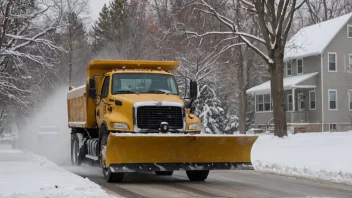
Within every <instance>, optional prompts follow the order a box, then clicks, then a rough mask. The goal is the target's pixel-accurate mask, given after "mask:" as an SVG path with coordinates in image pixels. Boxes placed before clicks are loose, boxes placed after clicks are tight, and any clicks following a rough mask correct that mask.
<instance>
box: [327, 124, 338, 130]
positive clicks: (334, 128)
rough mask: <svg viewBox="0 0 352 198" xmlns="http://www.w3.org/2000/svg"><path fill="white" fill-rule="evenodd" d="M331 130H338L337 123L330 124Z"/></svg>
mask: <svg viewBox="0 0 352 198" xmlns="http://www.w3.org/2000/svg"><path fill="white" fill-rule="evenodd" d="M329 130H330V131H336V130H337V127H336V124H329Z"/></svg>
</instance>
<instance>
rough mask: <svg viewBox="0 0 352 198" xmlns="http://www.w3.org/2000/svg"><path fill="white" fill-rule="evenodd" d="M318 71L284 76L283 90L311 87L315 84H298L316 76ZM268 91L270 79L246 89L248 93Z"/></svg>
mask: <svg viewBox="0 0 352 198" xmlns="http://www.w3.org/2000/svg"><path fill="white" fill-rule="evenodd" d="M317 74H318V72H314V73H309V74H302V75H297V76H289V77H285V78H284V90H289V89H292V88H295V87H297V88H311V87H313V86H315V85H311V86H310V85H308V86H307V85H302V86H299V85H298V84H299V83H301V82H303V81H305V80H308V79H310V78H312V77H313V76H316V75H317ZM268 92H270V80H269V81H266V82H265V83H263V84H260V85H257V86H255V87H252V88H250V89H248V90H247V91H246V93H247V94H250V93H268Z"/></svg>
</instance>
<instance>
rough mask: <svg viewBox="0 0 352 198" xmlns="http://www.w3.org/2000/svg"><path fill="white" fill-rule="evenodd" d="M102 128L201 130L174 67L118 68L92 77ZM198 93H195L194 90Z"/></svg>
mask: <svg viewBox="0 0 352 198" xmlns="http://www.w3.org/2000/svg"><path fill="white" fill-rule="evenodd" d="M89 84H90V92H92V93H90V94H91V96H92V98H93V100H94V103H95V104H96V109H95V112H96V113H95V117H96V122H97V124H98V126H99V128H100V127H101V126H102V125H105V126H106V127H107V129H108V131H110V132H136V133H158V132H163V133H200V130H201V128H200V127H201V126H200V120H199V119H198V118H197V117H196V116H195V115H193V114H192V113H191V110H190V109H191V108H188V107H185V103H184V101H183V99H182V98H181V97H180V93H179V89H178V86H177V83H176V80H175V77H174V76H173V74H172V73H171V70H168V69H161V67H156V68H155V69H127V68H126V66H122V67H120V68H115V69H113V70H111V71H109V72H106V73H104V74H103V75H101V76H95V77H93V78H91V79H90V83H89ZM193 95H195V94H193Z"/></svg>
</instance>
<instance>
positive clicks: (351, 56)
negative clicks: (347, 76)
mask: <svg viewBox="0 0 352 198" xmlns="http://www.w3.org/2000/svg"><path fill="white" fill-rule="evenodd" d="M351 58H352V54H348V60H347V65H348V66H347V68H348V69H352V62H350V60H352V59H351Z"/></svg>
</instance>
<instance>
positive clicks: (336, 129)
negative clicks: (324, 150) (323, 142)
mask: <svg viewBox="0 0 352 198" xmlns="http://www.w3.org/2000/svg"><path fill="white" fill-rule="evenodd" d="M333 124H334V125H335V126H336V129H335V130H336V131H337V124H336V123H330V124H329V131H330V132H331V129H330V126H331V125H333ZM332 132H334V131H332Z"/></svg>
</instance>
